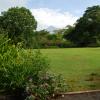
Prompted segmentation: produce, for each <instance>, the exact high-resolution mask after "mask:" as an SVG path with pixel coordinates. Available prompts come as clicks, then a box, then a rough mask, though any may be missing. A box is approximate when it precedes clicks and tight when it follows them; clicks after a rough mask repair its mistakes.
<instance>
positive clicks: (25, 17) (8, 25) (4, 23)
mask: <svg viewBox="0 0 100 100" xmlns="http://www.w3.org/2000/svg"><path fill="white" fill-rule="evenodd" d="M36 27H37V22H36V20H35V18H34V16H33V15H32V13H31V12H30V11H29V10H28V9H26V8H24V7H21V8H19V7H14V8H10V9H8V11H5V12H2V13H1V16H0V29H4V30H5V31H6V32H7V34H8V37H9V38H11V40H12V41H13V43H14V44H17V43H18V42H22V41H23V42H24V45H25V46H30V42H31V37H32V34H33V33H34V30H36Z"/></svg>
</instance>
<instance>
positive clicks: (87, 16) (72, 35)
mask: <svg viewBox="0 0 100 100" xmlns="http://www.w3.org/2000/svg"><path fill="white" fill-rule="evenodd" d="M66 38H67V39H69V40H71V41H73V42H74V43H76V44H77V45H79V46H88V45H90V44H97V42H98V41H100V6H93V7H88V8H87V10H86V11H85V13H84V15H83V16H82V17H81V18H80V19H78V20H77V23H76V26H75V28H74V29H72V30H71V31H70V32H69V34H67V35H66Z"/></svg>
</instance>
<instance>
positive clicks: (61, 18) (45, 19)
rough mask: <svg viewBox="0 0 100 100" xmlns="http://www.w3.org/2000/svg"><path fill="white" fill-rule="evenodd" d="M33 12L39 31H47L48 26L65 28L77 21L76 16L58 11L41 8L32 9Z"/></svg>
mask: <svg viewBox="0 0 100 100" xmlns="http://www.w3.org/2000/svg"><path fill="white" fill-rule="evenodd" d="M31 12H32V14H33V15H34V16H35V18H36V20H37V22H38V29H45V28H47V27H48V26H54V27H56V28H63V27H65V26H67V25H73V24H74V23H75V22H76V20H77V17H76V16H73V15H72V14H70V13H69V12H63V11H61V10H58V9H57V10H54V9H49V8H39V9H31Z"/></svg>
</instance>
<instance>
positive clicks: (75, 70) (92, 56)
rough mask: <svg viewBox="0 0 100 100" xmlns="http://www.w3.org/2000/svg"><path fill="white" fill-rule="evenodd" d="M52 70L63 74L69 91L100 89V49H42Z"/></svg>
mask: <svg viewBox="0 0 100 100" xmlns="http://www.w3.org/2000/svg"><path fill="white" fill-rule="evenodd" d="M41 51H42V53H44V54H45V55H46V56H47V57H48V59H49V60H50V63H51V67H50V70H51V71H52V72H54V73H56V74H62V75H63V77H64V78H65V79H66V81H67V83H68V85H69V87H70V88H69V91H81V90H91V89H100V48H66V49H42V50H41Z"/></svg>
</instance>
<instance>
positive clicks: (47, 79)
mask: <svg viewBox="0 0 100 100" xmlns="http://www.w3.org/2000/svg"><path fill="white" fill-rule="evenodd" d="M66 89H67V88H66V84H65V82H64V80H63V78H62V77H61V75H58V76H56V75H52V74H49V73H45V74H41V75H39V76H38V81H37V83H36V82H34V81H33V79H32V78H31V79H30V80H29V82H28V84H27V87H26V92H27V94H28V96H27V98H26V100H31V99H32V100H50V98H53V97H55V96H56V95H58V94H60V93H62V92H65V91H66Z"/></svg>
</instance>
